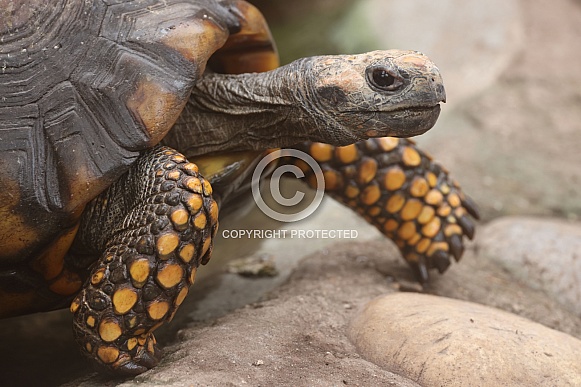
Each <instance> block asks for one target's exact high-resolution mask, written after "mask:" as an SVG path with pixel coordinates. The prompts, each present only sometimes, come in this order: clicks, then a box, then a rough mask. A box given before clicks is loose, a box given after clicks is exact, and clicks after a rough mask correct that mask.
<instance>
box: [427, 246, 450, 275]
mask: <svg viewBox="0 0 581 387" xmlns="http://www.w3.org/2000/svg"><path fill="white" fill-rule="evenodd" d="M430 258H431V259H432V260H433V262H434V264H435V265H436V268H437V269H438V272H440V274H442V273H443V272H445V271H446V269H448V267H449V266H450V264H451V262H450V258H448V253H446V252H445V251H442V250H438V251H436V252H435V253H434V254H433V255H432V256H431V257H430Z"/></svg>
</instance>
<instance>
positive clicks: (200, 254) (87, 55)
mask: <svg viewBox="0 0 581 387" xmlns="http://www.w3.org/2000/svg"><path fill="white" fill-rule="evenodd" d="M0 5H1V7H0V9H1V11H0V12H2V22H1V24H0V65H1V66H2V71H1V72H0V97H1V98H0V139H1V141H0V166H1V168H0V182H1V184H0V185H1V187H2V190H0V214H1V216H0V246H1V247H2V251H1V252H0V317H9V316H15V315H21V314H26V313H32V312H38V311H48V310H54V309H58V308H64V307H67V306H70V310H71V311H72V313H73V315H74V323H73V330H74V335H75V339H76V341H77V342H78V344H79V346H80V348H81V351H82V353H84V354H85V355H86V356H87V357H88V358H90V359H92V361H93V362H94V364H95V365H97V366H98V367H100V368H102V369H104V370H107V371H110V372H113V373H118V374H139V373H141V372H143V371H145V370H147V369H149V368H151V367H153V366H155V364H157V362H158V361H159V357H160V350H159V349H158V348H157V344H156V341H155V338H154V336H153V333H152V332H153V331H154V330H155V329H156V328H158V327H159V326H160V325H162V324H163V323H165V322H168V321H170V320H171V319H172V317H173V316H174V314H175V313H176V311H177V309H178V307H179V305H180V304H181V303H182V302H183V301H184V298H185V297H186V295H187V294H188V289H189V286H190V285H191V284H192V283H193V282H194V280H195V275H196V272H197V268H198V266H199V265H200V264H205V263H207V262H208V260H209V259H210V256H211V252H212V248H213V240H214V238H215V236H216V233H217V226H218V208H219V207H222V206H226V207H227V206H229V205H232V203H233V202H235V201H234V200H232V198H236V197H238V196H239V194H240V193H241V192H244V191H246V190H248V184H247V183H248V180H249V176H250V174H251V171H252V169H253V166H255V165H256V163H257V160H259V159H261V157H262V156H263V155H264V154H265V152H269V150H271V149H276V148H281V147H283V148H284V147H286V148H293V149H302V150H304V151H305V152H307V153H309V154H310V155H312V157H313V158H314V159H315V160H316V161H317V163H319V164H320V165H321V167H322V170H323V177H324V179H325V182H326V190H327V192H329V193H330V194H331V196H333V197H335V198H337V199H338V200H340V201H342V202H344V203H345V204H346V205H347V206H349V207H351V208H353V209H354V210H356V211H357V212H358V213H359V214H361V215H362V216H364V217H365V218H366V219H367V220H368V221H370V222H371V223H373V224H375V225H376V226H377V227H378V228H379V229H380V230H381V231H382V232H383V233H384V234H385V235H386V236H388V237H389V238H391V239H393V240H394V241H395V242H396V243H397V244H398V246H399V247H400V249H401V251H402V253H403V255H404V257H405V259H406V260H407V261H408V262H409V263H410V265H411V266H412V267H413V268H415V270H416V272H417V273H418V274H419V276H420V279H422V280H427V278H428V269H431V268H436V269H438V270H439V271H440V272H443V271H444V270H445V269H446V268H447V266H448V265H449V264H450V257H452V256H453V257H454V258H456V259H459V258H460V256H461V255H462V251H463V237H464V236H467V237H470V238H471V237H472V236H473V232H474V225H473V223H472V220H471V219H470V217H469V215H472V216H474V217H477V215H478V214H477V211H476V207H475V206H474V204H473V203H472V202H471V200H470V199H469V198H468V197H466V196H465V195H464V194H463V193H462V191H461V189H460V187H459V185H458V184H457V183H455V182H454V181H453V180H451V179H450V178H449V176H448V172H447V171H446V170H445V169H444V168H442V167H440V166H438V164H436V163H435V162H433V160H432V159H431V158H430V157H429V156H428V155H427V154H426V153H425V152H423V151H421V150H420V149H418V148H417V147H416V145H415V144H414V143H413V142H411V141H410V140H406V139H404V138H403V137H409V136H413V135H418V134H421V133H423V132H425V131H426V130H428V129H430V128H431V127H432V126H433V125H434V123H435V121H436V119H437V117H438V114H439V111H440V106H439V104H440V103H441V102H445V92H444V88H443V84H442V78H441V76H440V73H439V71H438V69H437V67H436V66H435V65H434V64H433V63H432V62H431V61H430V60H429V59H428V58H427V57H425V56H424V55H422V54H420V53H418V52H415V51H400V50H390V51H374V52H370V53H366V54H360V55H344V56H322V57H313V58H304V59H300V60H298V61H296V62H293V63H291V64H288V65H286V66H283V67H278V65H279V63H278V56H277V52H276V48H275V45H274V42H273V40H272V37H271V35H270V32H269V30H268V27H267V24H266V22H265V20H264V18H263V17H262V15H261V14H260V12H259V11H258V10H257V9H256V8H254V7H253V6H251V5H250V4H248V3H246V2H244V1H243V0H220V1H216V0H189V1H178V0H135V1H121V0H103V1H101V0H84V1H81V0H69V1H66V0H49V1H44V0H43V1H40V0H20V1H14V0H0ZM394 136H395V137H402V138H399V139H398V138H394ZM178 150H179V151H178ZM189 160H191V161H195V162H196V163H194V162H191V161H189ZM288 162H294V161H292V160H291V161H288ZM313 176H314V175H313V173H311V172H307V180H312V177H313ZM213 187H214V188H213Z"/></svg>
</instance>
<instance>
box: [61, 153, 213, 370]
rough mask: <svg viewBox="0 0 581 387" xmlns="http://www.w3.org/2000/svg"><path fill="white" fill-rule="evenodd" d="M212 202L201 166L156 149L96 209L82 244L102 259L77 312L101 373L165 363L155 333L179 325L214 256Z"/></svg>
mask: <svg viewBox="0 0 581 387" xmlns="http://www.w3.org/2000/svg"><path fill="white" fill-rule="evenodd" d="M211 195H212V188H211V186H210V184H209V183H208V182H207V181H206V180H204V179H203V178H202V177H201V176H200V175H199V174H198V168H197V166H196V165H195V164H192V163H188V161H187V160H186V158H185V157H184V156H183V155H181V154H179V153H178V152H176V151H174V150H172V149H170V148H167V147H157V148H155V149H154V150H152V151H150V152H148V153H147V154H146V155H144V156H143V157H142V158H140V160H139V161H138V163H137V164H136V165H135V166H133V167H132V168H131V170H130V171H129V173H128V174H127V175H125V176H123V177H122V178H121V179H120V180H119V181H118V182H117V183H115V184H114V185H113V186H111V187H110V188H109V189H108V190H107V191H105V192H104V193H103V194H101V195H100V196H99V197H98V198H97V199H95V200H94V201H93V202H92V203H90V208H87V210H86V211H85V214H84V217H83V221H82V223H81V228H80V231H79V233H80V234H81V236H80V238H82V239H79V241H81V240H83V239H86V240H88V241H89V243H93V245H90V246H86V250H87V251H90V250H93V249H94V250H95V251H103V253H102V254H101V255H100V258H99V260H98V261H97V263H96V264H95V265H94V266H93V268H92V271H91V274H90V276H89V279H88V280H87V281H86V283H85V285H84V286H83V289H82V290H81V292H80V293H79V295H77V297H76V298H75V299H74V301H73V303H72V305H71V311H72V312H73V313H74V333H75V339H76V340H77V342H78V344H79V346H80V347H81V348H82V350H83V352H84V354H85V355H86V356H87V357H89V358H90V359H92V360H93V361H94V362H96V364H97V365H98V366H100V367H101V368H105V369H106V370H108V371H112V372H115V373H122V374H139V373H141V372H143V371H146V370H147V369H149V368H151V367H153V366H155V365H156V364H157V362H158V361H159V358H160V353H159V350H158V349H157V347H156V345H155V344H156V342H155V338H154V336H153V333H152V332H153V331H154V330H155V329H156V328H158V327H159V326H160V325H162V324H163V323H164V322H167V321H170V320H171V319H172V318H173V316H174V314H175V312H176V311H177V309H178V307H179V305H180V304H181V303H182V301H183V300H184V298H185V297H186V295H187V294H188V288H189V286H190V285H192V284H193V282H194V279H195V275H196V270H197V267H198V266H199V265H200V263H202V264H205V263H206V262H207V261H208V260H209V258H210V255H211V252H212V240H213V237H214V235H215V233H216V231H217V224H218V206H217V204H216V202H215V201H214V200H213V199H212V196H211ZM98 224H100V225H102V226H101V227H99V228H98V229H99V230H98V231H99V234H98V235H97V234H96V230H95V229H96V225H98ZM79 243H81V242H79ZM76 249H77V250H79V246H77V248H76Z"/></svg>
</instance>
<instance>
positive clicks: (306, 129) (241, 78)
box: [164, 60, 319, 157]
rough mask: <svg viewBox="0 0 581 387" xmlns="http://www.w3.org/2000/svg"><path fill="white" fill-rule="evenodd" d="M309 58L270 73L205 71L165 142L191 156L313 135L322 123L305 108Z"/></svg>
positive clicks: (280, 144)
mask: <svg viewBox="0 0 581 387" xmlns="http://www.w3.org/2000/svg"><path fill="white" fill-rule="evenodd" d="M305 62H306V60H299V61H296V62H293V63H291V64H289V65H287V66H284V67H281V68H278V69H276V70H273V71H269V72H265V73H253V74H241V75H228V74H207V75H205V76H204V77H203V78H202V79H201V80H200V81H199V82H198V83H197V84H196V86H195V88H194V90H193V91H192V94H191V97H190V100H189V102H188V104H187V105H186V108H185V109H184V112H183V113H182V115H181V116H180V118H179V119H178V121H177V122H176V124H175V126H174V128H173V129H172V130H171V132H170V133H169V134H168V136H167V137H166V139H165V140H164V143H165V144H167V145H169V146H172V147H174V148H176V149H179V150H180V151H182V152H184V153H185V154H186V155H187V156H188V157H191V156H196V155H199V154H207V153H211V152H215V151H227V150H249V149H253V150H264V149H267V148H276V147H285V146H291V145H293V144H296V143H298V142H301V141H304V140H307V139H309V138H310V135H311V132H313V131H316V130H318V129H317V127H318V126H319V125H317V123H316V122H315V120H314V119H313V118H312V114H309V113H308V112H309V111H310V109H309V108H308V107H306V106H304V103H305V101H307V100H308V98H307V97H306V96H305V94H308V91H307V90H308V87H306V85H307V84H308V82H306V80H305V79H304V74H306V72H305V71H304V68H301V67H302V66H305V65H306V63H305Z"/></svg>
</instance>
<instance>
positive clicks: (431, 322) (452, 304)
mask: <svg viewBox="0 0 581 387" xmlns="http://www.w3.org/2000/svg"><path fill="white" fill-rule="evenodd" d="M349 337H350V339H351V340H352V342H353V343H354V344H355V346H356V348H357V350H358V352H359V353H360V354H361V355H362V356H363V357H364V358H366V359H367V360H370V361H372V362H374V363H375V364H377V365H379V366H381V367H382V368H384V369H386V370H389V371H390V372H395V373H397V374H399V375H402V376H404V377H406V378H408V379H411V380H413V381H415V382H416V383H418V384H420V385H422V386H444V385H445V386H515V385H519V386H556V385H559V386H579V385H581V341H580V340H578V339H576V338H574V337H572V336H569V335H567V334H565V333H562V332H559V331H555V330H553V329H550V328H547V327H545V326H543V325H540V324H538V323H535V322H532V321H530V320H527V319H525V318H522V317H519V316H516V315H513V314H510V313H506V312H504V311H501V310H498V309H494V308H490V307H487V306H483V305H478V304H474V303H471V302H465V301H458V300H453V299H448V298H444V297H436V296H431V295H426V294H417V293H394V294H390V295H387V296H382V297H379V298H376V299H375V300H373V301H371V302H369V303H368V304H366V305H365V307H364V308H363V309H362V310H361V311H360V312H359V314H358V315H357V316H356V317H355V318H354V320H353V321H352V323H351V325H350V327H349Z"/></svg>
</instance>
